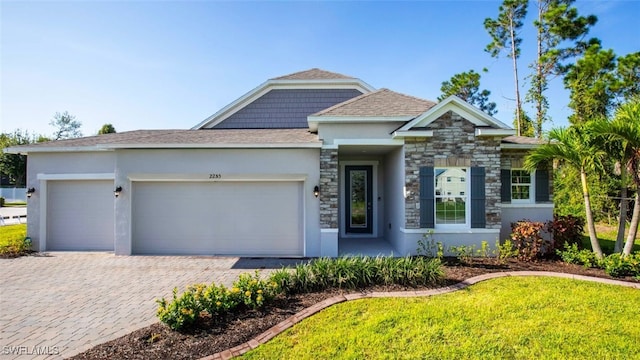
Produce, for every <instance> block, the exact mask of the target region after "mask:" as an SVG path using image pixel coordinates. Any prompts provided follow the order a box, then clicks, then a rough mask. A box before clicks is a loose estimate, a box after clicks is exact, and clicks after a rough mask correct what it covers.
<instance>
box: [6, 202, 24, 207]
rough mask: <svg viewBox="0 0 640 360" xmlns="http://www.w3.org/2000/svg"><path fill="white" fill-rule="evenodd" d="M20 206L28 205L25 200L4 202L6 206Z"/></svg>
mask: <svg viewBox="0 0 640 360" xmlns="http://www.w3.org/2000/svg"><path fill="white" fill-rule="evenodd" d="M18 206H27V203H26V202H23V201H16V202H6V203H4V207H18Z"/></svg>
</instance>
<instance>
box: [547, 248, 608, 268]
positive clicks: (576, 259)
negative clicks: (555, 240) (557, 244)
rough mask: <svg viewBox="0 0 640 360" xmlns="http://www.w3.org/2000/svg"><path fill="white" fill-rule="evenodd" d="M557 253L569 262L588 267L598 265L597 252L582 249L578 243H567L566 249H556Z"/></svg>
mask: <svg viewBox="0 0 640 360" xmlns="http://www.w3.org/2000/svg"><path fill="white" fill-rule="evenodd" d="M556 253H557V254H558V255H559V256H560V258H561V259H562V261H564V262H566V263H569V264H577V265H584V267H586V268H590V267H597V266H598V258H597V257H596V254H595V253H594V252H593V251H591V250H588V249H582V250H580V249H579V248H578V244H571V245H569V244H565V246H564V250H556Z"/></svg>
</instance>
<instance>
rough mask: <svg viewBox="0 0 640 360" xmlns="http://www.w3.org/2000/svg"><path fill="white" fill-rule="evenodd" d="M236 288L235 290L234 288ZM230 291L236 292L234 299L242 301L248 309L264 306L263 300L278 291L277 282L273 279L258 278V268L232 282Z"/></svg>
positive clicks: (271, 297) (266, 300)
mask: <svg viewBox="0 0 640 360" xmlns="http://www.w3.org/2000/svg"><path fill="white" fill-rule="evenodd" d="M235 289H237V290H235ZM232 290H234V291H232V293H234V294H238V298H237V299H234V300H237V301H238V302H242V303H243V304H244V305H245V306H247V307H248V308H250V309H258V308H261V307H262V306H264V304H265V302H268V301H271V300H272V299H273V298H274V297H275V296H276V295H277V294H278V293H279V287H278V284H277V283H276V282H274V281H264V280H262V279H260V275H259V274H258V270H256V272H255V274H254V275H253V276H251V275H250V274H242V275H240V277H239V278H238V280H236V281H235V282H234V283H233V288H232Z"/></svg>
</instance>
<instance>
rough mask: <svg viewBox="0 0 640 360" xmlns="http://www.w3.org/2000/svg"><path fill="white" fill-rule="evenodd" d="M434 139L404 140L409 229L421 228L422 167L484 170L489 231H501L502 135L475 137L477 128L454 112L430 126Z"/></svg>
mask: <svg viewBox="0 0 640 360" xmlns="http://www.w3.org/2000/svg"><path fill="white" fill-rule="evenodd" d="M427 129H428V130H433V137H429V138H405V145H404V149H405V150H404V152H405V185H406V189H407V191H408V193H409V195H408V196H407V198H406V199H405V214H406V224H405V227H406V228H407V229H418V228H420V209H419V203H420V167H422V166H434V167H446V166H461V167H472V166H478V167H484V168H485V172H486V178H485V186H486V190H485V197H486V203H485V210H486V213H487V215H486V216H487V223H486V228H487V229H500V228H501V218H500V142H501V140H502V137H500V136H481V137H476V136H475V125H474V124H473V123H471V122H469V121H467V120H465V119H464V118H462V117H461V116H459V115H458V114H456V113H453V112H451V111H449V112H447V113H446V114H444V115H442V116H441V117H440V118H439V119H437V120H436V121H434V122H432V123H431V124H429V126H428V127H427Z"/></svg>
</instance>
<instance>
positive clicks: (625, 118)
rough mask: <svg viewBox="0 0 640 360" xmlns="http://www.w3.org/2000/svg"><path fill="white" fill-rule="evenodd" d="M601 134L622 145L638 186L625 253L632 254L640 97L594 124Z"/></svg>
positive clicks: (639, 169)
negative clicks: (605, 119)
mask: <svg viewBox="0 0 640 360" xmlns="http://www.w3.org/2000/svg"><path fill="white" fill-rule="evenodd" d="M593 127H594V129H595V131H597V133H598V134H600V135H609V136H611V137H612V138H613V139H614V140H618V141H620V143H621V147H622V159H621V160H622V161H623V165H624V168H625V169H626V172H628V174H629V175H630V176H631V179H632V180H633V183H634V184H635V187H636V194H635V198H634V200H635V205H634V207H633V216H632V218H631V224H630V225H629V234H628V235H627V240H626V242H625V245H624V250H623V254H624V255H629V254H631V250H632V248H633V244H634V242H635V239H636V234H637V232H638V224H639V222H640V97H636V98H634V99H632V100H631V101H629V102H627V103H625V104H623V105H621V106H620V107H619V108H618V109H617V111H616V113H615V117H614V118H613V120H612V121H610V122H609V121H600V122H598V123H596V124H595V125H594V126H593Z"/></svg>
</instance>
